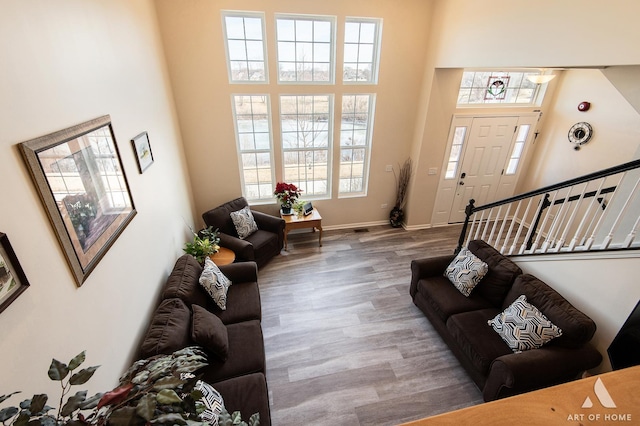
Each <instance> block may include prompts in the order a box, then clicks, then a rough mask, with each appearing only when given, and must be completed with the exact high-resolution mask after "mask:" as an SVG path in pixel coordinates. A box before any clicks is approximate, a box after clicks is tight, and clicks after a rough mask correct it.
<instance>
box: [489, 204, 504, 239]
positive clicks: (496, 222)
mask: <svg viewBox="0 0 640 426" xmlns="http://www.w3.org/2000/svg"><path fill="white" fill-rule="evenodd" d="M501 211H502V206H500V207H499V208H498V213H496V218H495V220H494V221H493V226H492V227H491V233H490V234H489V241H487V243H489V245H492V246H494V247H495V246H496V245H497V244H495V243H492V242H491V241H492V239H493V234H494V233H495V231H496V227H497V226H498V221H499V220H500V212H501Z"/></svg>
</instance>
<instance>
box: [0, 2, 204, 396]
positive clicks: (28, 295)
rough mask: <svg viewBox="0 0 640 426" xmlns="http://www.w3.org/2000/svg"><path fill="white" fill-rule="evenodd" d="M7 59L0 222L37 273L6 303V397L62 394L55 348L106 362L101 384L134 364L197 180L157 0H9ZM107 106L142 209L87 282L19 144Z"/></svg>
mask: <svg viewBox="0 0 640 426" xmlns="http://www.w3.org/2000/svg"><path fill="white" fill-rule="evenodd" d="M0 57H1V58H2V66H0V129H2V131H1V132H0V181H1V182H2V198H1V201H0V207H1V208H0V231H2V232H4V233H6V234H7V235H8V237H9V241H10V242H11V245H12V246H13V248H14V250H15V252H16V254H17V256H18V259H19V261H20V264H21V265H22V267H23V269H24V271H25V273H26V276H27V278H28V280H29V282H30V284H31V286H30V287H29V288H28V289H27V291H26V292H25V293H23V294H22V295H21V296H20V297H19V298H18V299H17V300H16V301H15V302H14V303H12V304H11V305H10V306H9V307H8V308H7V309H6V310H5V311H4V312H2V313H0V324H1V326H0V352H1V353H2V363H0V377H2V380H1V382H0V394H4V393H8V392H11V391H14V390H22V391H24V393H23V394H22V395H21V396H24V397H25V398H26V397H30V396H31V395H32V394H33V393H34V392H46V393H48V394H49V396H50V397H52V398H53V399H52V400H51V402H50V405H57V396H58V395H59V386H57V385H56V384H54V383H53V382H51V381H50V380H49V379H48V378H47V369H48V367H49V364H50V362H51V358H56V359H59V360H60V361H63V362H68V361H69V360H70V359H71V358H72V357H73V356H75V355H76V354H78V353H79V352H81V351H82V350H86V351H87V361H86V365H87V366H89V365H101V367H100V368H99V369H98V371H97V372H96V374H95V376H94V377H93V378H92V379H91V381H90V382H89V383H88V384H87V386H86V387H82V388H80V389H89V390H90V392H95V391H105V390H109V389H110V388H111V387H113V386H114V385H115V384H116V383H117V378H118V377H119V375H120V374H121V373H122V372H123V370H124V369H125V368H126V367H127V366H128V365H129V362H130V360H131V358H132V356H133V355H132V351H133V350H134V347H135V346H136V345H137V343H138V339H139V338H140V335H141V333H142V332H143V331H144V330H145V329H146V326H147V321H148V318H149V316H150V310H151V308H152V307H154V306H155V305H156V303H157V294H158V291H159V286H160V285H161V283H163V282H164V281H165V279H166V276H167V275H168V273H169V271H170V270H171V268H172V266H173V262H175V259H176V258H177V256H178V255H179V254H180V252H181V247H182V244H183V243H184V241H185V240H186V237H187V235H186V231H187V228H186V226H185V224H184V221H183V217H184V220H186V221H187V222H190V223H191V222H192V220H193V217H192V209H191V196H190V188H189V184H188V180H187V179H186V171H185V162H184V158H183V153H182V146H181V139H180V134H179V130H178V127H177V124H176V123H177V120H176V117H175V112H174V109H173V101H172V94H171V90H170V87H169V83H168V78H167V74H166V70H165V63H164V57H163V52H162V48H161V44H160V40H159V34H158V30H157V25H156V18H155V9H154V5H153V3H152V2H151V1H147V0H135V1H131V0H96V1H85V0H58V1H55V2H51V1H47V0H30V1H23V0H4V1H3V2H2V13H0ZM104 114H110V115H111V119H112V124H113V129H114V132H115V136H116V140H117V145H118V147H119V150H120V155H121V157H122V161H123V163H124V170H125V173H126V176H127V178H128V182H129V185H130V187H131V191H132V195H133V200H134V203H135V206H136V208H137V210H138V215H137V216H136V217H135V218H134V219H133V221H132V222H131V224H129V226H128V227H127V228H126V229H125V231H124V233H123V234H122V235H121V236H120V238H119V239H118V240H117V241H116V242H115V244H114V245H113V246H112V247H111V249H110V250H109V251H108V253H107V254H106V255H105V256H104V258H103V259H102V261H101V262H100V263H99V264H98V265H97V267H96V269H95V270H94V271H93V272H92V274H91V275H90V276H89V277H88V279H87V280H86V281H85V283H84V285H83V286H82V287H80V288H77V287H76V284H75V282H74V280H73V277H72V275H71V272H70V270H69V268H68V267H67V264H66V261H65V257H64V255H63V252H62V250H61V248H60V246H59V245H58V242H57V240H56V237H55V234H54V232H53V230H52V227H51V226H50V224H49V221H48V219H47V216H46V213H45V211H44V209H43V206H42V204H41V203H40V200H39V198H38V195H37V193H36V191H35V188H34V185H33V184H32V182H31V179H30V176H29V173H28V171H27V169H26V167H25V165H24V163H23V161H22V158H21V157H20V154H19V152H18V148H17V144H19V143H20V142H23V141H26V140H29V139H31V138H34V137H38V136H42V135H45V134H48V133H50V132H53V131H57V130H60V129H63V128H66V127H68V126H72V125H75V124H78V123H81V122H84V121H86V120H89V119H92V118H96V117H98V116H101V115H104ZM142 131H148V132H149V137H150V141H151V147H152V150H153V155H154V158H155V163H154V164H153V165H152V166H151V167H150V168H149V169H147V171H146V172H145V173H144V174H143V175H141V174H139V173H138V170H137V165H136V161H135V158H134V155H133V150H132V147H131V144H130V139H131V138H132V137H134V136H135V135H137V134H138V133H140V132H142ZM80 389H79V390H80ZM15 398H20V397H15ZM19 400H20V399H19ZM3 405H6V404H3Z"/></svg>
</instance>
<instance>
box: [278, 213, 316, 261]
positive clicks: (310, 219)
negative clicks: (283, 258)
mask: <svg viewBox="0 0 640 426" xmlns="http://www.w3.org/2000/svg"><path fill="white" fill-rule="evenodd" d="M280 217H281V218H282V219H284V249H285V250H287V251H288V245H287V235H288V234H289V231H291V230H292V229H301V228H311V232H316V229H317V230H318V245H319V246H320V247H322V216H320V212H319V211H318V209H313V210H312V212H311V214H308V215H306V216H305V215H303V214H297V213H293V214H292V215H284V214H282V212H281V213H280Z"/></svg>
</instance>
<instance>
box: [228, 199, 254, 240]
mask: <svg viewBox="0 0 640 426" xmlns="http://www.w3.org/2000/svg"><path fill="white" fill-rule="evenodd" d="M230 214H231V220H232V221H233V225H234V226H235V227H236V232H237V233H238V237H239V238H240V239H241V240H244V239H245V238H247V237H248V236H249V235H251V234H253V233H254V232H256V231H257V230H258V224H257V223H256V220H255V219H254V217H253V214H252V213H251V210H250V209H249V206H245V207H243V208H242V209H240V210H238V211H235V212H231V213H230Z"/></svg>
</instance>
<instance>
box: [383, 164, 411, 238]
mask: <svg viewBox="0 0 640 426" xmlns="http://www.w3.org/2000/svg"><path fill="white" fill-rule="evenodd" d="M411 169H412V164H411V158H407V159H406V160H405V162H404V163H403V164H402V166H400V171H399V172H398V175H397V176H396V172H395V170H394V171H393V176H394V178H396V202H395V204H394V206H393V208H392V209H391V212H390V213H389V223H390V224H391V226H393V227H394V228H399V227H401V226H402V222H403V221H404V210H403V209H404V205H405V203H406V201H407V200H406V197H407V188H408V187H409V180H410V179H411Z"/></svg>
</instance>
